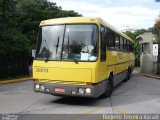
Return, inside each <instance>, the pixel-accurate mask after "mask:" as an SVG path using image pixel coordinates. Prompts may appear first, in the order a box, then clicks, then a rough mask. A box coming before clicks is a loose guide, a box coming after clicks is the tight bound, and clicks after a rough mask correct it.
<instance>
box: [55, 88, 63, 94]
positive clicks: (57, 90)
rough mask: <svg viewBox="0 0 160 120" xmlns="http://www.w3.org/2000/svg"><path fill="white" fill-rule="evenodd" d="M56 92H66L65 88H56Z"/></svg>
mask: <svg viewBox="0 0 160 120" xmlns="http://www.w3.org/2000/svg"><path fill="white" fill-rule="evenodd" d="M54 91H55V92H62V93H64V92H65V91H66V90H65V89H64V88H55V89H54Z"/></svg>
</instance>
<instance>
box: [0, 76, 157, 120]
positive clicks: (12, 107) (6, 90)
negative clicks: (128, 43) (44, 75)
mask: <svg viewBox="0 0 160 120" xmlns="http://www.w3.org/2000/svg"><path fill="white" fill-rule="evenodd" d="M0 113H1V114H6V113H14V114H33V113H34V114H84V115H88V114H132V113H133V114H142V113H143V114H152V113H153V114H160V80H156V79H153V78H148V77H144V76H142V75H138V74H133V75H132V77H131V79H130V80H129V81H128V82H123V83H122V84H120V85H119V86H117V87H116V88H115V90H114V92H113V94H112V96H111V97H109V98H99V99H93V98H92V99H90V98H73V97H56V96H52V95H47V94H43V93H35V92H33V83H32V81H25V82H18V83H9V84H3V85H0ZM76 120H77V119H76Z"/></svg>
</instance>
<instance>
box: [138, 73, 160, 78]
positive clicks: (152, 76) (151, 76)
mask: <svg viewBox="0 0 160 120" xmlns="http://www.w3.org/2000/svg"><path fill="white" fill-rule="evenodd" d="M139 74H140V75H143V76H146V77H150V78H154V79H160V76H154V75H148V74H144V73H139Z"/></svg>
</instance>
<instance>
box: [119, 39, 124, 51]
mask: <svg viewBox="0 0 160 120" xmlns="http://www.w3.org/2000/svg"><path fill="white" fill-rule="evenodd" d="M120 49H121V50H123V38H122V37H120Z"/></svg>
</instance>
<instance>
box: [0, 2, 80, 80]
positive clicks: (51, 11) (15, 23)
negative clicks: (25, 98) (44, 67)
mask: <svg viewBox="0 0 160 120" xmlns="http://www.w3.org/2000/svg"><path fill="white" fill-rule="evenodd" d="M72 16H81V15H80V14H78V13H77V12H74V11H72V10H71V11H67V10H62V8H61V7H59V6H57V5H56V3H52V2H48V1H47V0H0V28H1V29H0V76H2V75H1V74H5V73H8V75H11V76H12V75H16V76H17V74H19V73H18V72H15V74H11V72H8V70H9V71H10V70H12V72H13V70H14V71H15V70H16V68H17V69H18V71H23V70H21V69H22V68H23V69H26V67H28V65H29V64H30V61H31V60H32V59H31V49H33V48H34V47H35V44H36V39H37V33H38V26H39V23H40V21H42V20H44V19H52V18H60V17H72ZM24 55H25V56H24ZM18 66H21V67H20V68H19V67H18ZM4 77H7V76H4ZM8 77H9V76H8Z"/></svg>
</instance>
